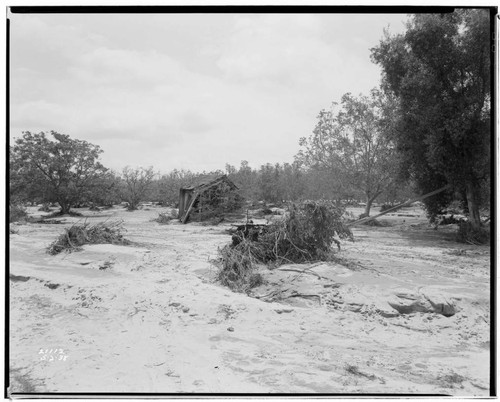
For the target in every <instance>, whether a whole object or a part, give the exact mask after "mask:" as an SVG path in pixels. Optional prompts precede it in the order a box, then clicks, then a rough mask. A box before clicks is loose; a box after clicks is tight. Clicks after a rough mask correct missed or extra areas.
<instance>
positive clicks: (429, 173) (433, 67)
mask: <svg viewBox="0 0 500 402" xmlns="http://www.w3.org/2000/svg"><path fill="white" fill-rule="evenodd" d="M490 18H491V17H490V15H489V11H488V10H482V9H458V10H455V12H453V13H448V14H419V15H415V16H413V17H412V18H411V20H410V21H409V23H408V24H407V30H406V32H405V33H403V34H399V35H393V36H391V35H390V34H389V33H388V32H386V34H385V37H384V38H383V39H382V40H381V42H380V44H379V46H377V47H375V48H374V49H372V58H373V61H374V62H375V63H377V64H379V65H380V66H381V67H382V70H383V87H384V89H385V91H386V92H387V93H388V94H390V95H391V96H395V97H396V99H397V101H398V102H397V104H396V105H397V108H396V109H395V113H394V116H395V123H396V128H397V129H396V130H395V132H394V137H393V138H394V141H395V143H396V146H397V151H398V153H399V154H400V155H402V158H401V160H402V161H403V164H402V165H401V168H402V171H403V172H404V173H405V174H406V175H407V177H408V178H411V179H412V180H413V181H414V182H415V183H416V184H417V186H418V187H419V190H420V192H421V193H427V192H429V191H432V190H435V189H437V188H440V187H442V186H444V185H446V184H449V185H451V186H450V188H451V189H450V191H448V192H445V193H441V194H440V195H439V196H435V197H432V198H429V199H427V200H425V201H424V202H425V203H426V208H427V211H428V213H429V215H430V216H431V218H432V217H433V216H435V215H436V214H439V213H440V211H441V209H442V208H444V207H446V206H447V204H449V203H450V202H451V201H452V200H453V199H454V198H455V199H456V198H457V197H458V198H459V199H461V200H464V201H465V202H464V204H465V205H464V206H465V207H466V208H465V210H466V211H468V215H469V222H470V225H471V226H472V228H473V229H474V230H480V229H481V217H480V208H481V206H482V205H484V204H485V203H487V202H488V195H489V194H488V193H489V191H488V190H489V183H490V181H489V180H490V146H491V127H490V102H491V94H490V78H491V63H490V57H491V49H490V37H491V36H490Z"/></svg>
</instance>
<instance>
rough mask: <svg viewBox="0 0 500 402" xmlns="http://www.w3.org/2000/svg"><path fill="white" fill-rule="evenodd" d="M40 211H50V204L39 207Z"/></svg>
mask: <svg viewBox="0 0 500 402" xmlns="http://www.w3.org/2000/svg"><path fill="white" fill-rule="evenodd" d="M38 211H40V212H50V211H51V209H50V206H49V204H43V205H42V206H41V207H40V208H38Z"/></svg>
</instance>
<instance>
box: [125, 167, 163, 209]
mask: <svg viewBox="0 0 500 402" xmlns="http://www.w3.org/2000/svg"><path fill="white" fill-rule="evenodd" d="M155 175H156V173H155V172H154V171H153V167H152V166H150V167H148V168H143V167H138V168H131V167H130V166H126V167H125V168H124V169H123V171H122V180H123V187H122V198H123V199H124V200H125V201H126V202H127V203H128V207H127V209H128V210H129V211H134V210H136V209H137V207H138V206H139V204H140V203H141V201H143V200H145V199H146V198H147V197H148V196H149V192H150V191H151V188H152V184H153V180H154V177H155Z"/></svg>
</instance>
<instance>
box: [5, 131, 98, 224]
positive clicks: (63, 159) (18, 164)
mask: <svg viewBox="0 0 500 402" xmlns="http://www.w3.org/2000/svg"><path fill="white" fill-rule="evenodd" d="M50 136H51V137H52V138H53V139H50V138H49V137H48V136H47V135H46V134H45V133H44V132H40V133H38V134H34V133H31V132H29V131H26V132H24V133H23V136H22V137H21V138H18V139H16V140H15V143H14V146H12V147H11V149H10V194H11V197H12V198H16V199H18V200H21V201H29V202H44V203H45V202H57V203H58V204H59V205H60V206H61V213H63V214H65V213H69V211H70V208H71V207H72V206H74V205H76V204H78V203H82V202H85V201H89V200H91V199H92V197H93V194H94V193H95V192H96V191H97V189H98V188H99V186H100V185H101V184H102V182H101V180H102V178H103V177H104V176H105V175H106V174H107V169H106V168H105V167H104V166H103V165H102V164H101V163H100V162H99V156H100V154H101V153H102V151H101V149H100V147H99V146H97V145H93V144H90V143H88V142H87V141H81V140H75V139H72V138H70V136H69V135H66V134H59V133H57V132H55V131H51V132H50Z"/></svg>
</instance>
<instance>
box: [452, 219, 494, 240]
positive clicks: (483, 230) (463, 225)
mask: <svg viewBox="0 0 500 402" xmlns="http://www.w3.org/2000/svg"><path fill="white" fill-rule="evenodd" d="M456 240H457V241H458V242H460V243H468V244H473V245H481V244H488V243H489V242H490V231H489V228H487V227H480V228H479V229H477V228H474V227H473V226H472V224H471V223H470V222H468V221H460V222H459V224H458V232H457V235H456Z"/></svg>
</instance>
